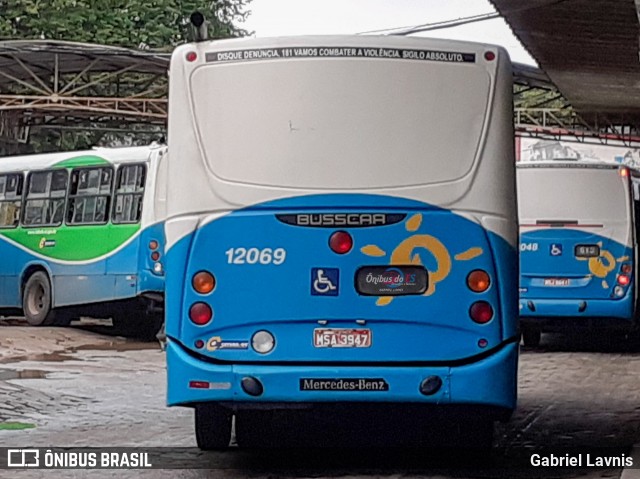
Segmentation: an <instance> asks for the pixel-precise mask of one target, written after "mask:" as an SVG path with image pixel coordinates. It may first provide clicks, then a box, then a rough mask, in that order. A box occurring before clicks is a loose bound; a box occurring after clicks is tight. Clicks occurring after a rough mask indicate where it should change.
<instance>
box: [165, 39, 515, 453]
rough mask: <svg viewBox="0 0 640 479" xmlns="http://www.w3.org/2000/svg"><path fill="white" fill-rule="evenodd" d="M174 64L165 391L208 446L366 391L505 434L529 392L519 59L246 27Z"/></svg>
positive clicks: (433, 44)
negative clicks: (280, 34) (248, 34)
mask: <svg viewBox="0 0 640 479" xmlns="http://www.w3.org/2000/svg"><path fill="white" fill-rule="evenodd" d="M170 68H171V69H170V92H169V104H170V107H169V112H170V113H169V131H168V133H169V150H170V151H171V152H172V154H171V155H170V157H169V161H168V165H169V166H168V174H169V176H170V177H171V182H170V184H169V186H168V193H167V211H168V215H167V222H166V226H165V231H166V240H167V310H166V332H167V337H168V345H167V367H168V404H169V405H180V406H190V407H194V408H195V434H196V439H197V443H198V445H199V447H200V448H202V449H215V448H224V447H226V446H227V445H228V443H229V436H230V431H231V420H232V416H233V415H235V428H236V438H237V441H238V444H240V445H241V446H247V445H255V444H256V441H260V439H261V435H262V434H266V433H265V431H270V430H273V429H272V428H271V425H274V424H278V421H277V420H276V419H274V418H277V417H278V415H277V414H274V413H275V412H277V413H278V414H280V412H281V411H282V409H287V408H299V407H301V406H305V407H309V408H317V410H323V409H324V408H326V407H327V406H336V407H342V408H343V409H344V407H351V406H353V407H354V408H355V406H356V405H362V403H367V404H368V406H367V407H369V406H371V407H373V406H372V405H375V404H377V405H378V406H380V407H382V408H384V407H386V406H389V405H391V406H393V405H394V404H395V405H400V404H411V405H412V408H414V407H417V406H424V409H425V410H432V409H433V408H434V407H436V406H437V407H436V410H437V411H438V415H440V414H442V415H443V416H444V415H446V414H447V413H448V412H450V411H453V410H455V411H457V412H458V413H459V415H458V416H456V417H457V420H458V425H459V426H460V428H459V429H461V430H463V431H464V432H465V434H467V436H465V437H467V438H471V437H474V438H480V439H478V441H479V442H478V443H476V445H478V444H479V443H483V444H485V445H486V444H487V443H490V440H491V433H492V430H493V429H492V428H493V422H494V421H495V420H496V419H503V418H507V417H508V416H509V414H510V413H511V411H512V410H513V409H514V407H515V404H516V370H517V358H518V344H517V342H518V334H517V329H518V328H517V321H518V315H517V300H518V296H517V289H516V288H517V277H518V276H517V261H518V259H517V246H516V245H517V216H516V197H515V166H514V164H515V163H514V157H513V152H514V145H513V127H512V107H511V95H512V92H511V85H512V78H511V66H510V61H509V58H508V55H507V53H506V52H505V51H504V50H503V49H501V48H499V47H495V46H487V45H480V44H472V43H462V42H449V41H444V40H433V39H422V38H420V39H418V38H399V37H375V36H327V37H292V38H278V39H232V40H224V41H216V42H200V43H193V44H187V45H183V46H180V47H178V48H177V49H176V50H175V51H174V53H173V56H172V60H171V67H170ZM174 152H179V155H178V154H175V153H174ZM276 410H278V411H276ZM354 410H355V409H354ZM402 410H403V409H402V408H396V411H402ZM438 415H436V416H438ZM436 416H434V417H436ZM309 417H313V411H311V413H310V414H309ZM371 420H372V421H373V420H375V418H371ZM280 424H281V423H280ZM429 424H431V423H429ZM280 437H282V436H280ZM272 439H273V440H274V441H277V440H278V439H279V437H278V436H276V437H275V438H272Z"/></svg>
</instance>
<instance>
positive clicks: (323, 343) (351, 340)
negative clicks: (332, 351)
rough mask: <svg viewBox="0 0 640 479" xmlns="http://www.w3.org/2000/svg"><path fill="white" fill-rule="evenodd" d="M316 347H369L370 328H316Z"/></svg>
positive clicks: (314, 342) (314, 331) (314, 333)
mask: <svg viewBox="0 0 640 479" xmlns="http://www.w3.org/2000/svg"><path fill="white" fill-rule="evenodd" d="M313 345H314V346H315V347H316V348H368V347H370V346H371V330H370V329H346V328H340V329H314V330H313Z"/></svg>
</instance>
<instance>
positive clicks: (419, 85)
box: [190, 58, 491, 189]
mask: <svg viewBox="0 0 640 479" xmlns="http://www.w3.org/2000/svg"><path fill="white" fill-rule="evenodd" d="M417 78H419V79H420V80H419V81H416V79H417ZM285 79H286V81H285ZM363 85H366V88H364V87H363ZM190 86H191V98H192V99H193V100H194V101H193V105H192V108H193V111H194V116H195V122H194V124H195V126H196V129H197V133H198V136H199V140H200V142H201V145H202V148H203V150H204V154H205V157H206V158H205V161H206V162H207V164H208V166H209V168H210V169H211V172H212V173H213V174H214V175H216V176H217V177H218V178H220V179H222V180H226V181H233V182H238V183H246V184H255V185H266V186H272V187H295V188H307V189H323V188H345V189H357V188H360V189H362V188H368V189H373V188H384V187H402V186H409V185H425V184H434V183H441V182H451V181H454V180H457V179H459V178H461V177H463V176H464V175H465V174H467V173H468V172H469V171H470V170H471V168H472V167H473V164H474V161H475V160H476V158H477V152H478V151H479V143H480V139H481V136H482V130H483V125H484V121H485V117H486V111H487V105H488V99H489V92H490V87H491V79H490V76H489V75H488V73H487V71H486V69H485V68H481V67H479V66H478V65H475V64H469V65H466V64H450V63H444V62H443V63H434V64H433V65H430V68H425V66H424V64H423V63H420V62H410V61H395V62H394V61H380V59H370V60H366V59H362V58H359V59H355V60H354V59H342V60H338V61H336V60H335V59H321V58H318V59H314V60H313V61H308V60H296V61H286V62H284V61H273V62H254V63H251V62H248V63H237V64H222V65H216V64H210V65H205V66H202V67H200V68H197V69H196V70H195V71H194V73H193V75H192V76H191V82H190ZM210 92H224V94H210ZM195 99H197V101H195ZM319 99H321V101H320V100H319ZM452 134H455V141H451V139H452Z"/></svg>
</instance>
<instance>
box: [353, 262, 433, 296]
mask: <svg viewBox="0 0 640 479" xmlns="http://www.w3.org/2000/svg"><path fill="white" fill-rule="evenodd" d="M428 281H429V278H428V275H427V270H426V269H424V267H423V266H414V265H407V266H402V265H393V266H363V267H362V268H360V269H359V270H358V271H357V272H356V290H357V291H358V293H360V294H362V295H366V296H400V295H408V294H423V293H424V292H425V291H426V290H427V286H428Z"/></svg>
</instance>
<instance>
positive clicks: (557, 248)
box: [549, 243, 562, 256]
mask: <svg viewBox="0 0 640 479" xmlns="http://www.w3.org/2000/svg"><path fill="white" fill-rule="evenodd" d="M549 254H551V256H561V255H562V245H561V244H560V243H551V247H550V248H549Z"/></svg>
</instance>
